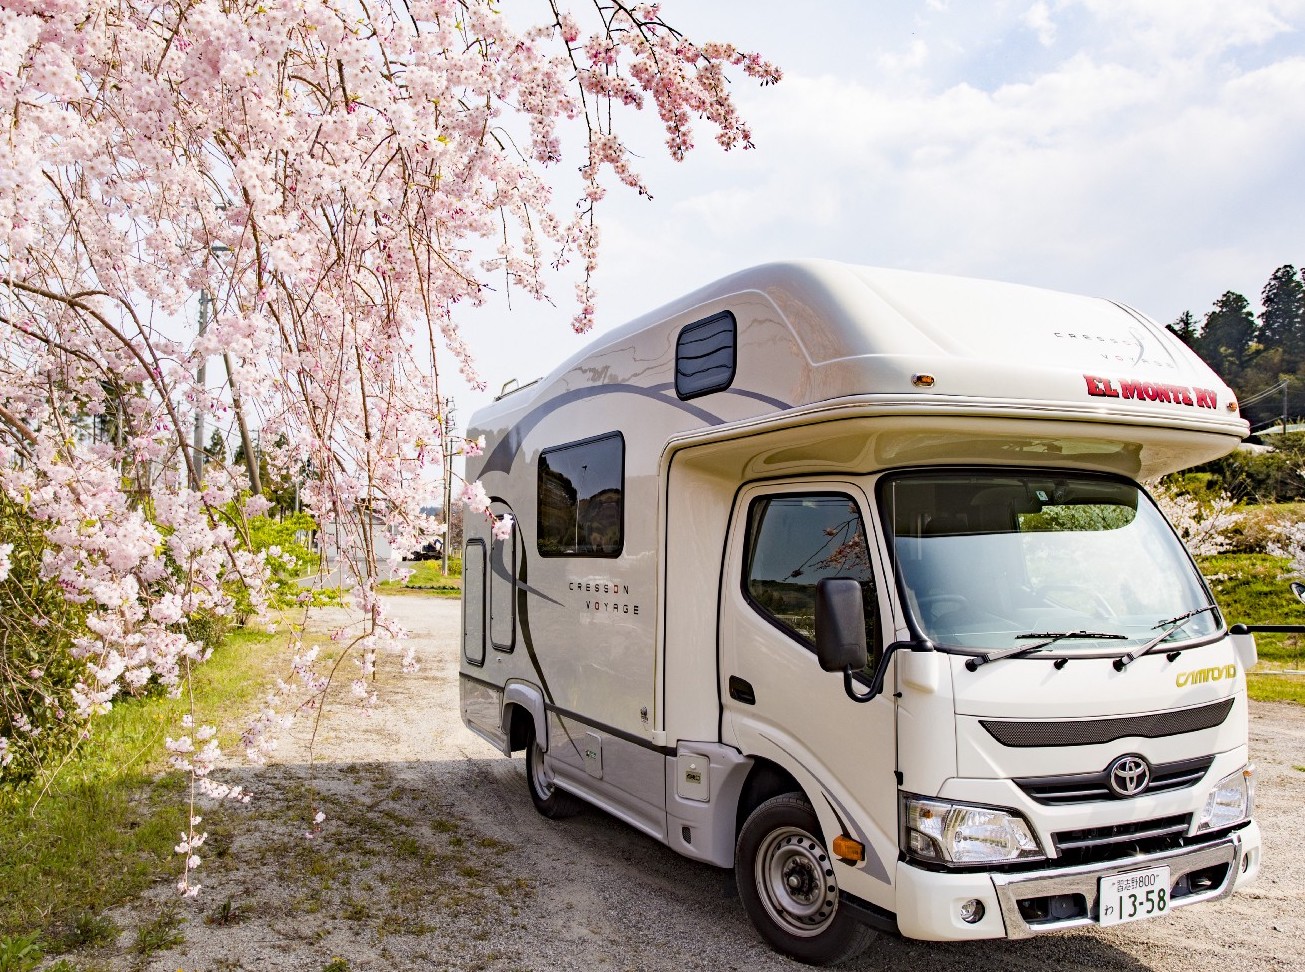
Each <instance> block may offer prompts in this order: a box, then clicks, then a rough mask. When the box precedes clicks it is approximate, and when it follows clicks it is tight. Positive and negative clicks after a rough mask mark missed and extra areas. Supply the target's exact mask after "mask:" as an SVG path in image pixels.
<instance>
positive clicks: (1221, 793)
mask: <svg viewBox="0 0 1305 972" xmlns="http://www.w3.org/2000/svg"><path fill="white" fill-rule="evenodd" d="M1254 812H1255V764H1254V763H1247V764H1246V765H1245V766H1244V767H1242V768H1241V769H1239V770H1238V771H1237V772H1236V773H1232V774H1230V775H1228V776H1225V777H1224V778H1223V779H1221V780H1220V781H1219V785H1218V786H1216V787H1215V788H1214V789H1213V790H1211V791H1210V795H1209V796H1207V797H1206V798H1205V809H1204V810H1202V811H1201V822H1200V824H1199V825H1198V826H1197V828H1196V829H1197V831H1198V832H1200V831H1202V830H1222V829H1223V828H1224V827H1231V826H1232V825H1233V824H1239V823H1241V822H1242V821H1243V820H1249V819H1250V818H1251V814H1252V813H1254Z"/></svg>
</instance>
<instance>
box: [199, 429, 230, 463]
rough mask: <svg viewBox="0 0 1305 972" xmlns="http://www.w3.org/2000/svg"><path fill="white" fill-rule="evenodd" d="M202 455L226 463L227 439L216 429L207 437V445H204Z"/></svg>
mask: <svg viewBox="0 0 1305 972" xmlns="http://www.w3.org/2000/svg"><path fill="white" fill-rule="evenodd" d="M204 455H205V457H207V458H208V459H209V460H211V461H213V462H220V463H222V464H224V465H225V464H226V461H227V440H226V439H225V438H224V437H223V435H222V433H221V432H220V431H218V430H217V429H214V430H213V434H212V435H210V436H209V437H208V445H207V446H205V447H204Z"/></svg>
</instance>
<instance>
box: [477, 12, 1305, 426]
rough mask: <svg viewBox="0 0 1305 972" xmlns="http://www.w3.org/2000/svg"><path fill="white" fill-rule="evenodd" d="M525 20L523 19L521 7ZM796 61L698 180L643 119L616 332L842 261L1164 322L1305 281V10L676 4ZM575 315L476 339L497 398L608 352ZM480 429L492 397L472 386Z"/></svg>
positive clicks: (621, 204)
mask: <svg viewBox="0 0 1305 972" xmlns="http://www.w3.org/2000/svg"><path fill="white" fill-rule="evenodd" d="M507 9H508V12H509V13H511V12H512V11H511V9H510V6H509V7H508V8H507ZM663 13H664V15H665V17H666V19H667V20H668V21H670V22H671V23H673V24H675V25H677V26H679V27H680V28H681V29H683V30H684V31H685V33H687V34H688V35H689V36H690V37H692V38H694V39H695V40H702V39H711V38H720V39H728V40H731V41H734V42H735V43H737V44H738V45H739V46H741V47H745V48H755V49H757V50H759V51H761V52H762V53H763V54H764V55H765V56H766V57H768V58H769V59H771V60H772V61H775V62H777V63H778V64H779V65H780V66H781V67H782V68H783V69H784V72H785V78H784V81H783V82H782V83H781V84H779V85H778V86H775V87H772V88H764V89H761V88H757V87H755V86H754V85H752V84H750V83H747V82H744V81H742V80H740V81H738V82H737V83H736V84H735V90H736V92H737V98H738V102H739V104H740V107H741V109H742V112H743V114H744V116H745V117H746V118H748V119H749V120H750V121H751V122H752V125H753V132H754V138H755V141H756V146H757V147H756V149H755V150H753V151H749V152H737V151H736V152H731V153H724V152H721V151H719V150H717V149H716V147H715V146H714V144H712V143H711V140H710V134H709V133H708V132H707V131H706V130H705V129H704V130H702V131H701V136H700V138H699V144H700V149H699V150H697V151H695V152H693V153H691V154H690V156H689V158H688V160H687V161H686V162H684V163H681V164H676V163H672V162H670V161H669V160H668V159H666V158H664V152H663V151H662V148H661V139H660V135H659V132H658V129H657V127H656V125H655V124H653V122H655V119H649V121H648V122H646V123H641V124H637V125H633V126H631V125H627V126H626V133H627V137H628V140H629V142H630V143H631V144H632V146H633V147H634V148H635V149H636V151H638V152H639V153H640V155H641V156H642V157H643V160H644V161H643V163H642V166H641V171H642V172H643V174H644V175H645V177H646V180H647V182H648V184H649V186H650V188H651V189H652V191H653V193H654V196H655V199H654V200H653V201H652V202H651V203H650V202H648V201H646V200H642V199H637V198H634V197H633V196H632V195H631V194H629V193H626V192H623V191H621V190H620V189H616V188H614V189H613V190H612V191H611V192H610V194H609V196H608V200H607V201H606V203H605V207H606V208H605V211H604V212H603V214H602V216H603V219H604V237H603V239H604V253H603V260H604V263H603V265H602V267H601V269H600V273H599V276H598V279H597V283H598V286H599V289H600V293H599V297H600V305H599V322H600V323H599V324H598V329H599V330H603V329H606V328H607V327H615V326H617V325H619V324H621V323H623V322H624V321H625V320H628V319H629V318H631V317H633V316H636V315H638V314H640V313H642V312H644V311H647V310H650V309H653V308H655V307H657V306H659V305H660V304H662V303H664V302H666V301H668V300H670V299H672V298H674V297H676V296H678V295H680V294H682V293H685V292H687V291H689V290H692V289H694V288H695V287H697V286H700V285H701V284H703V283H706V282H708V281H710V280H712V279H714V278H716V277H720V276H723V275H725V274H727V273H730V272H732V271H734V270H738V269H741V268H743V267H746V266H750V265H753V264H757V263H762V262H765V261H768V260H773V259H782V258H789V257H829V258H834V259H841V260H846V261H848V262H852V263H862V264H868V265H875V266H888V267H904V268H908V269H915V270H925V271H932V272H938V273H954V274H962V275H969V276H979V277H989V278H994V279H1001V280H1011V281H1016V282H1020V283H1028V284H1034V285H1038V286H1045V287H1051V288H1055V289H1061V290H1068V291H1072V292H1077V293H1085V294H1093V295H1100V296H1107V297H1112V298H1115V299H1119V300H1123V301H1125V302H1127V303H1129V304H1132V305H1133V306H1135V307H1137V308H1138V309H1140V310H1142V311H1144V312H1146V313H1148V314H1150V315H1151V316H1152V317H1154V318H1156V319H1158V320H1160V321H1161V322H1168V321H1171V320H1173V319H1174V318H1175V317H1176V316H1177V315H1178V314H1179V313H1181V312H1182V311H1183V310H1186V309H1190V310H1192V311H1193V312H1195V313H1197V314H1198V315H1200V314H1202V313H1204V312H1205V311H1206V310H1207V309H1208V308H1209V307H1210V305H1211V304H1212V303H1213V301H1214V300H1215V299H1216V298H1217V297H1218V296H1219V295H1220V294H1221V293H1222V292H1223V291H1224V290H1227V289H1233V290H1239V291H1241V292H1242V293H1244V294H1246V296H1247V297H1249V298H1251V300H1252V302H1253V303H1255V302H1257V301H1258V296H1259V291H1260V288H1261V287H1262V286H1263V285H1264V282H1265V281H1266V280H1267V279H1268V276H1269V274H1270V273H1271V272H1272V271H1273V270H1274V269H1275V268H1276V267H1278V266H1280V265H1281V264H1283V263H1293V264H1296V265H1297V266H1300V265H1301V264H1302V263H1305V0H1238V2H1237V3H1228V2H1226V0H1013V2H1005V0H993V2H975V0H971V2H966V3H962V2H960V0H919V2H910V3H906V2H897V0H895V2H893V3H891V4H870V3H865V2H864V0H862V2H841V0H840V2H835V0H822V2H819V3H809V4H801V5H799V4H795V3H793V2H792V0H787V2H779V0H665V2H664V4H663ZM556 293H557V298H558V301H559V305H558V306H557V307H556V308H552V307H548V306H542V305H535V304H533V303H531V302H530V301H528V300H526V299H524V298H521V299H518V300H515V301H514V309H513V310H512V311H511V312H507V311H506V310H505V308H504V307H502V306H500V305H498V304H495V303H492V305H491V306H490V307H489V308H486V309H485V310H484V311H481V312H477V313H475V314H474V315H473V316H472V317H470V318H469V319H468V320H467V321H466V324H465V329H466V330H465V334H466V337H467V339H468V343H469V344H470V345H471V347H472V348H473V350H474V351H475V352H476V354H477V359H478V364H479V368H480V371H481V374H482V376H483V377H484V379H485V381H486V383H487V385H488V386H489V388H490V389H491V392H496V391H497V390H498V389H499V388H500V386H501V385H502V384H503V382H505V381H507V380H508V379H509V378H517V379H519V380H521V381H523V382H524V381H527V380H530V379H533V378H535V377H539V376H540V375H541V374H543V373H546V372H547V371H548V370H550V369H551V368H552V367H553V366H554V365H555V364H557V363H559V362H560V361H561V360H562V359H563V358H565V357H566V356H568V355H569V354H571V353H572V352H573V351H575V350H577V349H578V348H579V347H581V346H582V345H583V344H584V343H585V342H586V340H587V338H582V337H576V336H574V335H572V334H571V332H570V330H569V328H568V325H567V321H568V320H569V319H570V316H571V312H572V309H571V308H570V307H569V306H567V305H566V304H565V303H564V301H565V300H566V299H567V298H569V296H570V287H569V286H567V285H565V284H563V285H562V286H559V288H558V289H557V291H556ZM453 393H454V394H455V396H456V397H457V400H458V418H459V420H460V421H461V423H462V424H463V425H465V424H466V422H467V420H468V419H469V418H470V416H471V413H472V412H473V411H474V409H475V408H477V407H479V405H480V404H483V403H484V402H485V401H487V400H488V397H492V396H486V395H479V394H474V393H470V392H469V391H468V390H465V389H461V388H456V387H455V388H454V389H453Z"/></svg>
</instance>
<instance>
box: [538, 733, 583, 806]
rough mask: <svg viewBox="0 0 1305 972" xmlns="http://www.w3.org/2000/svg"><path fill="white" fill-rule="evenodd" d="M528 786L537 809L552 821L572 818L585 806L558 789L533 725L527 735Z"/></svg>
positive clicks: (576, 798) (577, 799)
mask: <svg viewBox="0 0 1305 972" xmlns="http://www.w3.org/2000/svg"><path fill="white" fill-rule="evenodd" d="M526 785H528V786H529V787H530V799H531V801H532V802H533V803H534V805H535V809H536V810H538V811H539V812H540V813H542V814H543V815H544V816H545V817H548V818H549V819H550V820H561V819H562V818H563V817H572V816H574V815H575V814H577V813H579V812H580V808H581V807H583V806H584V804H583V803H581V802H580V799H579V798H578V797H574V796H572V795H571V794H570V793H567V792H566V791H565V790H560V789H558V787H557V784H555V783H554V782H553V774H552V773H550V772H549V771H548V767H546V766H545V765H544V748H543V747H542V746H540V745H539V740H538V739H536V738H535V727H534V725H533V724H532V725H531V726H530V728H529V730H527V735H526Z"/></svg>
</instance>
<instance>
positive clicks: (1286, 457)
mask: <svg viewBox="0 0 1305 972" xmlns="http://www.w3.org/2000/svg"><path fill="white" fill-rule="evenodd" d="M1266 442H1267V444H1268V445H1270V446H1271V447H1272V451H1270V452H1253V451H1250V450H1247V449H1236V450H1234V451H1232V452H1230V453H1228V455H1226V456H1224V457H1223V458H1221V459H1215V460H1214V461H1213V462H1207V463H1206V464H1205V465H1203V466H1197V467H1196V469H1195V470H1192V472H1190V473H1186V474H1184V479H1188V478H1190V477H1192V476H1193V475H1202V476H1205V477H1207V482H1208V484H1209V485H1210V487H1211V488H1214V489H1215V490H1216V491H1217V492H1226V493H1228V494H1229V495H1230V496H1232V497H1233V499H1236V500H1239V501H1241V502H1243V503H1290V502H1295V501H1297V500H1305V475H1302V470H1305V433H1300V432H1291V433H1288V434H1287V435H1275V436H1271V437H1268V438H1267V439H1266Z"/></svg>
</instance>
